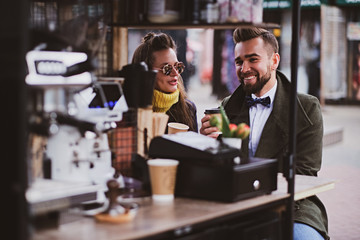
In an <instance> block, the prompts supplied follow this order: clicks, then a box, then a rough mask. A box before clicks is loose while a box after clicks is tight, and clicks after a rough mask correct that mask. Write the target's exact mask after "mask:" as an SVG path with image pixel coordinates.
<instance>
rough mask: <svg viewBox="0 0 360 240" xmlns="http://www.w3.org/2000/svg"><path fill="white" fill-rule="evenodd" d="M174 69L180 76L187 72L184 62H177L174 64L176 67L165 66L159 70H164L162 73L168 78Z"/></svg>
mask: <svg viewBox="0 0 360 240" xmlns="http://www.w3.org/2000/svg"><path fill="white" fill-rule="evenodd" d="M173 68H175V70H176V71H177V73H178V74H181V73H183V72H184V70H185V65H184V63H182V62H177V63H175V64H174V66H173V65H171V64H166V65H165V66H163V67H162V68H159V69H160V70H162V72H163V73H164V74H165V75H166V76H169V75H170V74H171V72H172V70H173Z"/></svg>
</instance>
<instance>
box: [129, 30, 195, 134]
mask: <svg viewBox="0 0 360 240" xmlns="http://www.w3.org/2000/svg"><path fill="white" fill-rule="evenodd" d="M140 62H145V63H146V64H147V65H148V67H149V69H153V70H158V73H157V75H156V81H155V89H154V95H153V101H152V106H153V111H154V112H164V113H166V114H167V115H168V116H169V122H179V123H184V124H186V125H188V126H189V130H190V131H194V132H197V131H198V126H197V117H196V106H195V104H194V103H193V102H191V101H190V100H189V99H187V96H186V92H185V89H184V83H183V80H182V78H181V76H180V74H181V73H182V72H183V71H184V68H185V66H184V64H183V63H182V62H179V61H178V59H177V56H176V44H175V42H174V40H173V39H172V38H171V37H170V36H169V35H167V34H165V33H159V34H155V33H153V32H150V33H148V34H147V35H146V36H145V37H144V38H143V40H142V43H141V44H140V45H139V46H138V47H137V48H136V50H135V52H134V55H133V59H132V63H133V64H134V63H140Z"/></svg>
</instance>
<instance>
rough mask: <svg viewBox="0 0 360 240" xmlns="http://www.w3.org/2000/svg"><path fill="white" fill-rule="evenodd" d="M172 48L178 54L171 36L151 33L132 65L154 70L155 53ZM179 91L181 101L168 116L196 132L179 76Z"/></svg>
mask: <svg viewBox="0 0 360 240" xmlns="http://www.w3.org/2000/svg"><path fill="white" fill-rule="evenodd" d="M170 48H171V49H173V50H174V51H175V52H176V44H175V42H174V40H173V39H172V37H171V36H169V35H167V34H165V33H154V32H150V33H148V34H146V35H145V37H143V39H142V42H141V44H140V45H139V46H138V47H137V48H136V50H135V52H134V55H133V58H132V61H131V63H132V64H134V63H140V62H145V63H146V64H147V65H148V67H149V69H152V68H153V64H154V61H155V59H154V54H153V53H154V52H157V51H161V50H165V49H170ZM178 89H179V92H180V94H179V101H178V102H177V103H175V104H174V105H173V106H172V107H171V108H170V110H169V111H167V113H166V114H168V115H169V116H172V117H173V118H174V119H175V120H176V121H178V122H181V123H184V124H187V125H188V126H189V128H190V130H193V131H196V129H195V126H194V123H193V120H192V119H193V118H192V112H191V111H190V109H189V106H188V105H187V103H186V100H185V99H186V98H187V95H186V92H185V88H184V82H183V80H182V78H181V76H179V82H178Z"/></svg>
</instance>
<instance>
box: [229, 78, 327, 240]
mask: <svg viewBox="0 0 360 240" xmlns="http://www.w3.org/2000/svg"><path fill="white" fill-rule="evenodd" d="M276 77H277V82H278V85H277V90H276V94H275V99H274V106H273V110H272V112H271V114H270V116H269V118H268V120H267V122H266V124H265V126H264V129H263V132H262V135H261V138H260V141H259V145H258V148H257V150H256V152H255V157H260V158H276V159H278V160H279V172H282V171H283V156H284V154H285V153H286V152H287V150H288V146H289V107H290V88H291V84H290V82H289V80H288V79H287V78H286V77H285V75H283V74H282V73H281V72H279V71H277V76H276ZM222 105H223V106H224V109H225V112H226V114H227V115H228V117H229V120H230V122H232V123H236V124H238V123H242V122H245V123H247V124H248V125H249V108H248V107H247V105H246V102H245V92H244V91H243V89H242V87H241V86H239V87H238V88H237V89H236V90H235V91H234V93H233V94H232V95H231V96H229V97H226V98H225V99H224V100H223V102H222ZM322 138H323V119H322V114H321V107H320V103H319V101H318V99H317V98H316V97H313V96H311V95H307V94H301V93H298V96H297V121H296V154H295V157H296V174H302V175H310V176H317V172H318V171H319V170H320V167H321V159H322ZM248 144H249V139H248V138H247V139H245V140H243V141H242V147H241V157H247V156H248V155H249V148H248ZM294 219H295V221H297V222H302V223H305V224H308V225H310V226H312V227H314V228H315V229H317V230H318V231H319V232H320V233H321V234H322V235H323V236H324V237H325V239H329V237H328V234H327V233H328V220H327V214H326V209H325V207H324V205H323V204H322V203H321V201H320V199H319V198H318V197H316V196H313V197H309V198H307V199H304V200H300V201H297V202H296V203H295V217H294Z"/></svg>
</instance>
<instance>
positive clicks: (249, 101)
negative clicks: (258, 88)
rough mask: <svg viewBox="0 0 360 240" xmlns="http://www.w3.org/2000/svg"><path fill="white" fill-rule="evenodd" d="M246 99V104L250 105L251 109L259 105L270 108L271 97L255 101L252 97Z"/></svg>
mask: <svg viewBox="0 0 360 240" xmlns="http://www.w3.org/2000/svg"><path fill="white" fill-rule="evenodd" d="M245 99H246V104H247V105H248V107H249V108H250V107H252V106H254V105H255V104H258V103H260V104H262V105H264V106H265V107H270V97H269V96H267V97H265V98H255V99H253V98H252V97H250V96H246V97H245Z"/></svg>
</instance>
